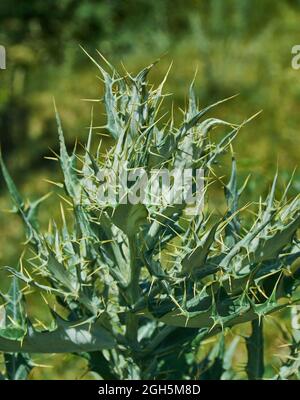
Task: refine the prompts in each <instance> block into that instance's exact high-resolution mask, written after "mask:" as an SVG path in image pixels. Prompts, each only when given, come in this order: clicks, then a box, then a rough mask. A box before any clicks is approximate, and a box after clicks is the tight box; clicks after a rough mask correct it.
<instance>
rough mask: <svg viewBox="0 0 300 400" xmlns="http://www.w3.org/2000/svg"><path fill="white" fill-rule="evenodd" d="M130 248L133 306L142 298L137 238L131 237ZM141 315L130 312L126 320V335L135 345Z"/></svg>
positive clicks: (130, 296)
mask: <svg viewBox="0 0 300 400" xmlns="http://www.w3.org/2000/svg"><path fill="white" fill-rule="evenodd" d="M128 242H129V250H130V282H129V285H128V294H129V299H130V305H131V306H133V305H134V304H135V303H136V302H137V301H138V299H139V298H140V287H139V279H140V272H141V266H140V263H139V262H138V260H137V251H136V250H137V249H136V244H135V238H134V237H129V238H128ZM138 322H139V317H138V316H137V315H135V314H133V313H132V314H131V313H128V315H127V320H126V337H127V339H128V340H129V341H130V342H131V344H132V345H133V346H134V347H137V341H138V340H137V331H138V326H139V324H138Z"/></svg>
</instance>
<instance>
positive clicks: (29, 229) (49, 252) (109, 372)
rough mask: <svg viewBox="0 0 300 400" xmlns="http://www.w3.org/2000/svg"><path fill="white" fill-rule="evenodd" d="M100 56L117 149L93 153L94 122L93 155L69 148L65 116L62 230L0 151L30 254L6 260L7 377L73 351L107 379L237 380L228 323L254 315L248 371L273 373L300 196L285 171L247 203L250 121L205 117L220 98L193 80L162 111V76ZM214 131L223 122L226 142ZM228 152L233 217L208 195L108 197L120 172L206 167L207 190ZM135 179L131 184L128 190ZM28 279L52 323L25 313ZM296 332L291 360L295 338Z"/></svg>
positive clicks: (3, 336)
mask: <svg viewBox="0 0 300 400" xmlns="http://www.w3.org/2000/svg"><path fill="white" fill-rule="evenodd" d="M92 61H93V62H94V63H95V64H96V66H97V68H98V69H99V71H100V73H101V75H102V78H103V82H104V86H105V94H104V97H103V99H102V100H103V102H104V105H105V110H106V117H107V121H106V125H105V126H104V127H103V131H104V132H108V133H109V134H110V135H111V137H112V138H113V139H114V141H113V145H112V146H111V147H109V148H107V147H106V148H104V147H103V144H102V142H101V141H100V144H99V146H98V147H97V150H96V151H93V150H92V149H94V148H95V146H94V144H95V137H94V136H93V131H94V127H93V121H92V122H91V127H90V131H89V136H88V140H87V144H86V146H84V151H76V149H74V151H73V152H72V153H71V154H69V152H68V151H67V148H66V145H65V140H64V135H63V129H62V124H61V121H60V117H59V114H58V112H57V111H56V119H57V125H58V135H59V143H60V154H59V156H57V159H58V160H59V162H60V166H61V169H62V173H63V186H64V190H65V195H64V196H63V197H62V198H63V200H64V201H63V204H62V205H61V211H62V223H61V227H59V226H58V225H59V224H58V223H57V224H56V223H55V222H52V221H51V222H50V224H49V229H48V231H46V232H41V230H40V228H39V224H38V218H37V210H38V207H39V205H40V203H41V201H42V200H43V198H42V199H39V200H37V201H32V202H30V201H25V200H24V199H23V198H22V196H21V195H20V193H19V192H18V190H17V188H16V186H15V184H14V182H13V180H12V178H11V176H10V174H9V172H8V170H7V168H6V166H5V164H4V161H3V158H2V157H1V167H2V173H3V177H4V180H5V182H6V184H7V187H8V190H9V192H10V195H11V198H12V201H13V204H14V211H15V212H16V213H18V215H19V216H20V218H21V219H22V220H23V223H24V227H25V233H26V238H27V246H28V247H29V248H30V250H31V254H32V255H31V256H29V257H27V259H26V260H23V261H22V263H20V264H19V265H16V266H7V267H5V268H6V270H7V271H8V273H9V275H10V276H11V285H10V289H9V291H8V292H7V293H1V298H2V306H1V308H0V351H2V352H4V358H5V362H6V375H5V376H4V378H7V379H26V378H27V376H28V374H29V372H30V371H31V369H32V368H33V366H34V362H33V360H32V356H31V355H32V353H64V352H66V353H75V354H78V355H80V356H81V357H83V358H85V359H86V360H87V361H88V363H89V368H90V370H91V371H95V372H97V373H98V374H99V375H100V376H101V377H102V378H104V379H106V378H113V379H144V378H148V379H153V378H162V379H164V378H175V377H177V378H182V379H195V378H200V379H211V378H213V379H232V378H234V377H235V376H236V371H235V369H234V366H233V364H232V357H233V355H234V352H235V349H236V346H237V344H238V338H234V339H233V340H232V341H230V342H228V340H227V337H228V335H227V332H228V331H230V330H231V328H233V327H235V326H237V325H239V324H245V323H250V324H251V326H252V334H251V335H250V336H249V337H247V338H246V346H245V347H246V350H247V351H248V362H247V365H246V367H245V371H246V372H247V374H248V378H249V379H261V378H263V374H264V357H263V351H264V333H263V321H264V318H265V317H266V316H267V315H269V314H271V313H275V312H276V311H279V310H282V309H285V308H287V307H289V306H291V305H293V304H296V303H297V302H299V299H300V297H299V294H298V296H297V287H298V285H299V283H300V269H299V266H297V259H299V256H300V249H299V240H298V239H297V229H298V228H299V225H300V212H299V211H300V201H299V197H296V198H293V199H290V198H289V197H288V188H287V189H286V190H285V191H284V193H281V196H280V198H279V199H277V198H275V192H276V183H277V175H276V176H275V178H274V181H273V184H272V187H271V189H270V191H269V193H268V195H267V197H266V199H262V198H259V199H258V201H257V202H256V203H254V204H244V205H240V204H239V202H240V201H239V200H240V196H241V193H242V191H243V189H244V187H245V185H243V187H242V188H238V182H237V166H236V160H235V157H234V152H233V148H232V142H233V140H234V138H235V137H236V135H237V134H238V132H239V131H240V129H241V127H242V126H243V125H244V124H245V123H246V122H248V121H249V120H247V121H245V122H243V123H242V124H240V125H236V124H232V123H228V122H226V121H223V120H220V119H217V118H211V117H209V118H208V117H207V116H206V114H207V113H208V112H210V111H211V110H213V109H214V108H215V107H217V106H218V104H220V103H221V102H218V103H215V104H213V105H211V106H208V107H206V108H204V109H199V107H198V104H197V101H196V98H195V94H194V88H193V86H194V84H192V85H191V86H190V89H189V95H188V105H187V108H186V110H185V111H183V121H182V123H180V124H179V125H178V126H176V124H175V123H174V119H173V112H171V113H170V115H169V119H168V120H166V118H167V117H166V116H164V115H162V114H161V111H160V110H161V105H162V103H163V100H164V97H165V95H164V94H163V86H164V83H165V80H166V77H165V79H164V80H163V82H162V83H161V84H160V85H159V86H158V87H153V86H151V85H149V83H148V81H147V79H148V78H147V77H148V73H149V71H150V70H151V68H152V67H153V65H151V66H149V67H147V68H145V69H143V70H142V71H141V72H140V73H139V74H137V75H136V76H132V75H130V74H129V73H127V72H126V73H125V74H124V76H122V75H120V74H119V73H118V72H117V71H116V70H115V68H114V67H113V66H111V65H110V64H109V63H108V62H107V61H106V60H104V58H101V62H100V63H98V62H96V61H95V60H94V59H92ZM250 119H251V118H250ZM215 129H221V130H222V132H223V131H225V130H226V131H227V132H226V133H224V135H223V138H222V139H221V140H220V141H219V142H216V140H215V139H214V137H215V135H214V133H213V131H214V130H215ZM228 151H229V152H230V153H231V157H232V166H231V176H230V178H229V180H228V182H226V183H224V199H225V201H226V204H227V208H226V212H225V213H224V215H220V214H219V213H215V212H212V207H211V205H210V204H207V202H206V201H204V207H203V208H201V209H199V210H198V212H196V213H193V214H189V213H188V212H187V207H188V204H187V203H186V202H184V201H183V202H182V203H181V204H176V203H175V202H170V204H151V203H146V204H145V203H142V202H140V203H135V204H133V203H130V202H128V203H126V204H124V202H123V201H122V199H120V198H118V197H116V199H117V201H114V202H112V203H111V204H107V203H103V202H101V201H99V196H98V191H99V187H100V186H101V182H100V180H99V171H101V170H103V169H110V170H113V171H119V170H120V169H121V170H122V169H124V168H125V169H127V170H128V171H130V170H134V169H136V168H143V169H144V170H145V171H148V172H150V171H151V170H153V169H156V170H158V171H159V170H160V169H162V168H166V169H168V170H172V169H174V168H180V169H192V170H196V169H201V170H202V171H203V173H204V198H205V197H206V193H208V191H209V190H210V185H211V184H212V182H214V181H216V180H217V181H222V179H221V178H220V177H219V176H218V172H217V171H216V168H215V165H216V164H217V163H219V162H220V159H221V157H222V155H223V154H224V153H226V152H228ZM133 188H134V183H132V186H131V187H129V188H128V192H130V191H132V189H133ZM158 196H159V195H158ZM67 211H68V214H71V215H72V217H71V218H69V217H67V216H66V212H67ZM250 211H251V212H250ZM28 288H30V290H34V291H37V292H39V293H40V294H41V298H43V299H44V300H45V304H46V307H47V308H48V310H49V311H50V313H51V316H52V319H51V323H49V324H48V325H47V326H45V324H44V326H43V327H42V328H41V326H38V324H37V323H36V322H32V319H30V318H29V316H28V311H27V306H26V293H27V291H28ZM210 337H215V342H214V343H215V344H214V346H213V348H212V349H211V351H210V352H209V353H208V354H207V355H206V356H205V357H202V358H199V356H198V355H197V352H198V349H199V346H201V344H202V343H203V342H204V341H206V339H208V338H210ZM290 341H292V347H291V353H292V354H293V355H294V356H295V354H296V353H297V351H298V350H297V349H298V348H299V342H298V341H297V340H296V339H295V338H293V340H292V339H290ZM297 354H298V353H297ZM294 359H295V357H294ZM297 362H298V364H299V361H297ZM292 364H293V363H292V362H291V361H290V360H289V361H288V363H287V364H283V365H282V368H281V370H280V371H279V373H278V374H277V375H276V376H275V377H274V378H276V379H277V378H278V379H279V378H284V379H285V378H286V377H290V376H293V374H294V373H295V368H294V364H293V365H292ZM293 368H294V369H293ZM296 369H297V368H296Z"/></svg>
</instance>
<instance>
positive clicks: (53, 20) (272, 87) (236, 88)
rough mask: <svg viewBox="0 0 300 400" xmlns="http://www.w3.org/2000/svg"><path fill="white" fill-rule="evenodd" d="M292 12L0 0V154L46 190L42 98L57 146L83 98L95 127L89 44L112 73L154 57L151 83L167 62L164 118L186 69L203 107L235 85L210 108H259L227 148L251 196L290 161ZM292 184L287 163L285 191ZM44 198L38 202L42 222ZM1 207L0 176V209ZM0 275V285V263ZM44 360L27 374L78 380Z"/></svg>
mask: <svg viewBox="0 0 300 400" xmlns="http://www.w3.org/2000/svg"><path fill="white" fill-rule="evenodd" d="M299 20H300V1H299V0H282V1H280V2H274V1H272V0H264V1H260V0H225V1H224V0H211V1H201V0H185V1H182V0H162V1H151V2H150V1H149V0H148V1H147V0H126V1H122V0H102V1H99V0H98V1H97V0H44V1H39V0H31V1H30V2H28V1H25V0H21V1H20V0H9V1H8V0H2V1H1V3H0V44H1V45H4V46H5V47H6V50H7V69H6V70H0V142H1V147H2V152H3V155H4V158H5V159H6V162H7V164H8V166H9V168H10V170H11V171H12V172H13V175H14V176H15V177H16V180H17V182H18V183H19V185H20V186H21V187H22V191H23V192H25V194H26V193H27V194H30V195H32V194H33V195H39V194H42V193H45V191H49V190H53V185H51V184H49V183H47V182H46V181H45V180H44V179H45V178H48V177H50V173H49V170H51V178H50V179H53V175H55V174H56V173H58V172H57V171H58V168H57V165H56V164H55V163H54V162H53V161H50V160H45V159H44V158H43V157H44V156H49V155H51V152H50V151H49V147H51V148H52V149H53V150H54V151H57V136H56V126H55V120H54V112H53V100H52V98H53V96H54V97H55V99H56V102H57V105H58V108H59V110H60V112H61V115H62V119H63V123H64V127H65V132H66V139H67V143H68V146H70V147H72V146H73V144H74V140H75V139H76V138H77V139H78V140H79V141H81V140H83V138H86V135H87V127H88V125H89V119H90V110H91V106H92V105H93V106H94V119H95V125H96V124H97V125H99V126H100V125H101V124H102V122H103V118H102V112H103V109H102V105H101V104H100V103H99V102H93V103H91V102H87V101H83V99H99V98H101V96H102V90H103V88H102V83H101V82H100V81H99V80H98V78H97V77H96V74H97V71H96V70H95V69H94V68H93V65H92V64H91V62H90V60H89V59H88V58H87V57H86V56H85V55H84V53H83V52H82V50H81V49H80V47H79V45H82V46H83V47H84V48H85V49H87V50H88V51H90V52H91V53H94V52H95V49H99V50H100V51H101V52H102V53H103V54H104V55H105V57H106V58H108V59H109V60H110V61H112V62H113V63H114V64H115V65H118V64H119V66H120V69H121V68H122V65H121V62H123V63H124V64H125V66H126V69H127V70H128V71H130V72H136V71H138V70H139V69H140V68H141V67H143V66H144V65H146V64H150V63H151V62H153V61H154V60H156V59H157V58H160V62H159V63H158V64H157V66H156V67H155V68H154V69H153V72H152V73H151V76H150V80H152V81H153V82H154V83H157V82H158V81H160V80H161V79H162V77H163V75H164V74H165V72H166V70H167V69H168V66H169V64H170V63H171V61H173V62H174V64H173V67H172V68H173V71H172V74H171V75H170V79H169V80H168V82H167V85H166V91H167V92H175V93H176V98H175V104H174V112H175V118H181V113H180V111H178V107H183V106H184V105H185V102H186V93H187V88H188V85H189V83H190V82H191V80H192V79H193V76H194V73H195V70H197V77H196V90H197V95H198V96H199V98H200V99H201V103H202V104H201V105H202V106H204V105H207V104H211V103H212V102H214V101H215V100H219V99H222V98H224V97H227V96H231V95H234V94H237V93H239V96H238V97H237V98H235V99H233V100H232V101H231V102H230V103H228V102H226V103H224V105H222V106H220V107H219V108H218V110H217V112H218V116H219V117H220V118H224V119H226V120H230V121H232V122H241V121H243V120H244V119H246V118H247V117H249V116H250V115H253V114H254V113H256V112H257V111H259V110H263V113H262V114H260V115H259V116H258V117H257V118H256V119H255V120H254V121H253V122H252V123H251V124H249V125H247V128H246V129H244V130H243V131H242V132H241V135H240V137H238V138H237V144H236V146H235V151H236V155H237V160H238V167H239V170H240V171H241V176H242V178H243V177H244V176H246V175H247V174H248V173H249V172H251V174H252V179H251V181H250V184H249V189H248V191H247V192H246V196H249V197H252V193H256V196H254V197H255V198H257V192H258V191H259V192H263V190H264V189H266V188H267V187H268V184H269V181H270V179H271V177H272V176H273V175H274V172H275V170H276V168H277V165H278V168H279V171H280V179H281V183H282V185H284V184H285V183H286V182H287V181H288V180H289V179H290V177H291V175H292V173H293V170H294V168H295V167H297V165H298V164H299V148H300V136H299V133H298V128H299V126H300V112H299V110H298V109H299V108H300V71H299V70H293V69H292V67H291V57H292V55H291V48H292V46H293V45H295V44H299V43H298V42H299V37H300V35H299V34H300V25H299ZM175 88H176V90H175ZM172 99H174V97H173V98H172ZM100 132H101V130H100V129H99V133H100ZM243 174H244V176H243ZM299 188H300V173H299V171H298V170H296V173H295V177H294V180H293V185H292V188H291V193H293V192H294V193H297V192H299ZM53 196H55V194H54V195H53ZM51 198H52V196H51V197H50V198H49V199H48V200H47V201H46V202H45V205H44V207H42V209H41V212H42V217H43V215H44V220H45V224H47V218H48V216H49V214H48V211H49V209H52V208H51V207H52V200H51ZM215 201H216V202H217V199H216V200H215ZM7 208H9V202H8V201H7V196H6V194H5V192H4V185H3V181H2V180H0V209H1V210H3V209H7ZM53 213H56V210H55V209H53ZM42 219H43V218H42ZM0 224H1V225H0V226H1V229H0V265H5V264H8V263H9V264H13V263H16V262H17V261H18V260H17V257H18V255H19V251H16V249H17V247H19V248H20V249H22V245H20V244H19V243H20V242H21V241H22V240H23V239H24V238H23V236H22V230H21V228H20V225H19V222H18V220H17V219H16V217H15V216H11V215H9V218H8V217H7V214H6V213H4V212H2V211H1V212H0ZM1 274H2V275H1ZM0 279H1V281H2V282H0V285H2V284H5V283H4V280H3V273H1V271H0ZM34 306H35V302H34V301H33V307H34ZM270 346H271V347H272V346H274V342H272V344H271V345H270ZM273 353H276V349H272V352H271V353H270V354H273ZM269 358H270V365H271V364H272V362H273V361H274V360H273V361H272V356H271V355H270V357H269ZM59 359H60V358H59ZM51 360H52V359H51ZM53 360H56V358H55V357H54V358H53ZM48 361H49V363H48ZM41 363H42V364H44V361H43V362H41ZM47 363H48V364H51V365H52V361H50V360H47ZM73 364H75V361H74V360H73ZM53 365H56V367H55V368H48V369H47V368H46V369H43V368H41V369H40V370H36V371H35V373H34V374H35V375H34V377H42V376H47V377H58V375H59V377H60V378H64V377H70V376H72V377H79V376H81V375H80V372H79V375H78V373H77V370H78V368H77V369H75V370H76V371H75V370H74V371H75V372H74V374H73V372H72V371H71V372H70V371H69V372H65V371H66V369H65V371H59V370H58V367H57V363H56V362H54V361H53ZM80 368H82V366H80ZM80 368H79V370H80ZM53 370H55V371H54V372H53ZM45 371H46V372H45ZM48 371H52V372H51V373H50V374H49V373H48ZM58 371H59V372H58ZM70 374H71V375H70ZM72 374H73V375H72Z"/></svg>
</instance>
